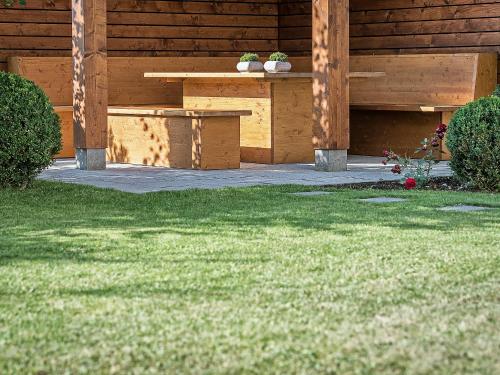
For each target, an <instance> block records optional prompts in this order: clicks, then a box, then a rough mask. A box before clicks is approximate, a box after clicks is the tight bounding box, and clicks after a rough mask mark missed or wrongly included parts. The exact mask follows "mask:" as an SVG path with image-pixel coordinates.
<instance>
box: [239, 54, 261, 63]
mask: <svg viewBox="0 0 500 375" xmlns="http://www.w3.org/2000/svg"><path fill="white" fill-rule="evenodd" d="M252 61H259V55H258V54H256V53H245V54H244V55H243V56H241V57H240V62H252Z"/></svg>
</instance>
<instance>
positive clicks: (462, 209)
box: [439, 204, 492, 212]
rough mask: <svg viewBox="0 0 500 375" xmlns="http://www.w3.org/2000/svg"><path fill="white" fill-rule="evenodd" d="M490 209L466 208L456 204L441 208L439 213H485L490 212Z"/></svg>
mask: <svg viewBox="0 0 500 375" xmlns="http://www.w3.org/2000/svg"><path fill="white" fill-rule="evenodd" d="M491 209H492V208H491V207H481V206H468V205H465V204H458V205H455V206H447V207H441V208H440V209H439V210H440V211H451V212H476V211H486V210H491Z"/></svg>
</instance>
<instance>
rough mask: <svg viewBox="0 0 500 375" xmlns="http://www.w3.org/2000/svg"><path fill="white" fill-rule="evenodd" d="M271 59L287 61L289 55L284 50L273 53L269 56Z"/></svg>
mask: <svg viewBox="0 0 500 375" xmlns="http://www.w3.org/2000/svg"><path fill="white" fill-rule="evenodd" d="M269 61H280V62H287V61H288V55H287V54H286V53H283V52H274V53H271V55H270V56H269Z"/></svg>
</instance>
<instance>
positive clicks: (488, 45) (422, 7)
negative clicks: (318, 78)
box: [279, 0, 500, 83]
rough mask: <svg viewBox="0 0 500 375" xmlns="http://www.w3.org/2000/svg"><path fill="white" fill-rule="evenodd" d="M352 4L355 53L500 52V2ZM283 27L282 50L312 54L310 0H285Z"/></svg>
mask: <svg viewBox="0 0 500 375" xmlns="http://www.w3.org/2000/svg"><path fill="white" fill-rule="evenodd" d="M350 7H351V14H350V33H351V39H350V44H351V53H352V54H398V53H441V52H442V53H447V52H486V51H488V52H497V53H500V0H351V5H350ZM279 26H280V30H279V36H280V49H282V50H284V51H285V52H287V53H289V54H291V55H299V56H303V55H309V54H310V48H311V38H310V35H311V0H282V1H281V3H280V17H279ZM498 82H499V83H500V61H499V76H498Z"/></svg>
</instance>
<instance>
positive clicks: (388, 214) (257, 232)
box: [0, 182, 498, 267]
mask: <svg viewBox="0 0 500 375" xmlns="http://www.w3.org/2000/svg"><path fill="white" fill-rule="evenodd" d="M299 190H303V188H301V187H297V186H295V187H294V186H284V187H256V188H246V189H224V190H210V191H207V190H197V191H196V190H195V191H184V192H164V193H154V194H146V195H133V194H127V193H120V192H116V191H111V190H101V189H96V188H92V187H82V186H75V185H66V184H56V183H49V182H37V183H36V184H35V186H34V187H33V188H32V189H30V190H28V191H25V192H17V191H11V190H3V191H0V207H1V212H2V213H3V214H2V217H1V218H0V222H1V223H2V225H1V228H0V236H1V237H0V267H1V266H2V265H5V264H8V263H12V262H16V261H41V262H48V261H61V262H92V263H110V264H113V263H116V264H127V263H134V262H135V261H136V259H135V258H134V256H133V255H131V254H130V252H125V253H124V254H117V255H116V256H106V254H107V253H108V252H112V251H116V250H117V248H116V243H115V242H114V241H113V239H114V238H116V241H119V240H126V241H128V242H129V243H135V244H137V246H142V245H144V244H146V245H147V246H150V247H151V246H152V247H154V243H152V242H151V241H173V240H175V239H176V238H183V237H186V236H188V237H190V238H192V237H196V238H197V239H198V240H199V241H200V248H202V247H203V241H211V240H212V241H214V240H219V239H225V240H228V241H232V240H238V239H240V238H245V239H247V241H248V240H249V239H259V238H265V236H266V231H267V230H271V229H273V228H276V227H282V228H288V229H292V230H293V231H294V232H295V234H296V236H317V235H321V231H329V232H334V233H335V235H337V236H343V237H352V239H353V241H355V239H356V234H357V233H359V231H360V230H362V228H363V227H370V228H372V229H373V228H375V229H376V228H387V227H391V228H396V229H402V230H425V231H435V232H436V233H438V232H447V231H450V230H456V229H457V228H463V229H464V230H469V231H475V230H484V229H485V228H487V227H490V226H494V225H495V224H498V210H491V211H488V212H483V213H480V214H472V215H471V214H456V213H442V212H439V213H438V212H436V211H435V207H439V206H442V205H443V204H445V203H446V204H455V203H460V202H463V200H464V199H466V200H468V201H470V200H471V199H472V200H473V201H476V202H477V203H478V204H485V205H490V206H491V205H495V202H496V200H495V198H496V197H495V196H492V195H487V194H484V195H481V194H476V195H474V196H473V197H472V196H471V195H470V194H469V195H467V194H462V195H460V194H456V193H446V192H439V193H432V192H422V193H415V194H407V195H405V192H389V193H384V194H383V195H388V194H389V195H392V196H403V195H405V197H406V198H408V201H406V202H403V203H396V204H386V205H374V204H367V203H365V202H360V201H359V199H360V198H365V197H370V196H377V195H382V194H381V193H380V192H373V191H345V190H335V192H334V194H330V195H326V196H319V197H308V198H304V197H295V196H291V195H289V194H288V193H290V192H294V191H299ZM471 197H472V198H471ZM360 228H361V229H360ZM235 246H237V245H235ZM129 250H130V249H129ZM184 254H185V252H184ZM193 256H195V257H196V258H197V261H200V262H227V263H230V262H244V261H245V260H244V258H243V259H242V258H241V257H238V258H234V259H231V258H222V259H221V258H218V257H207V256H204V255H202V254H194V255H193ZM145 260H146V261H148V255H146V256H144V254H142V255H141V261H145ZM150 261H151V262H154V261H155V256H154V255H153V256H151V259H150ZM170 261H171V262H175V261H176V260H175V259H174V260H170ZM182 261H183V258H178V259H177V262H182ZM189 261H190V262H192V261H193V258H189ZM256 261H257V259H253V258H249V259H248V262H249V263H251V262H256Z"/></svg>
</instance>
